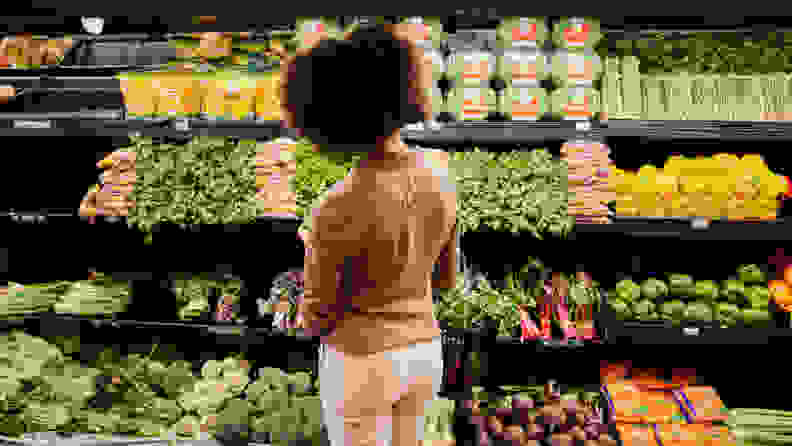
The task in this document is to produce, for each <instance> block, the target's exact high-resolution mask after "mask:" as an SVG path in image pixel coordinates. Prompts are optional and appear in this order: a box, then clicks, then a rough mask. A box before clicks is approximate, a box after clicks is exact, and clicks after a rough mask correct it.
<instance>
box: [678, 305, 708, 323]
mask: <svg viewBox="0 0 792 446" xmlns="http://www.w3.org/2000/svg"><path fill="white" fill-rule="evenodd" d="M684 320H686V321H701V322H711V321H712V307H710V305H709V304H707V303H704V302H692V303H690V304H688V305H687V306H686V307H685V316H684Z"/></svg>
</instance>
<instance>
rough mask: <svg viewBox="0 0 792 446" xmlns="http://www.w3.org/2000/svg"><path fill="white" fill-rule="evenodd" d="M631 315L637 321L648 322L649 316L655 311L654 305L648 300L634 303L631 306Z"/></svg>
mask: <svg viewBox="0 0 792 446" xmlns="http://www.w3.org/2000/svg"><path fill="white" fill-rule="evenodd" d="M632 310H633V315H634V316H635V318H636V319H638V320H648V319H647V318H648V317H649V315H650V314H652V313H653V312H654V311H655V304H654V302H652V301H651V300H649V299H644V300H642V301H639V302H636V303H634V304H633V306H632Z"/></svg>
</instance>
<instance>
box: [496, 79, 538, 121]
mask: <svg viewBox="0 0 792 446" xmlns="http://www.w3.org/2000/svg"><path fill="white" fill-rule="evenodd" d="M500 103H501V105H500V107H499V108H498V112H499V113H501V114H503V115H505V116H507V117H508V118H509V119H510V120H512V121H536V120H538V119H541V118H542V117H543V116H544V115H545V113H547V111H548V104H547V92H546V91H545V90H544V89H543V88H538V87H513V86H507V87H506V89H505V90H504V91H503V93H502V99H501V101H500Z"/></svg>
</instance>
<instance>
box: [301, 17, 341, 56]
mask: <svg viewBox="0 0 792 446" xmlns="http://www.w3.org/2000/svg"><path fill="white" fill-rule="evenodd" d="M339 34H340V30H339V25H338V20H337V19H336V18H335V17H298V18H297V42H299V47H300V48H310V47H312V46H314V45H315V44H316V43H317V42H318V41H319V40H322V39H335V38H338V37H340V36H339Z"/></svg>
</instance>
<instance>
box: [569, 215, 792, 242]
mask: <svg viewBox="0 0 792 446" xmlns="http://www.w3.org/2000/svg"><path fill="white" fill-rule="evenodd" d="M598 234H624V235H628V236H632V237H655V238H659V237H665V238H675V239H680V240H745V241H784V240H792V222H789V221H787V220H785V219H777V220H774V221H761V222H744V221H734V222H721V221H709V220H705V219H692V220H688V221H685V220H670V219H663V220H660V221H655V220H651V219H649V218H647V219H646V220H645V221H613V222H611V223H609V224H582V223H579V224H576V225H575V227H574V228H573V230H572V231H571V232H570V234H569V239H570V240H575V239H576V238H577V237H586V236H589V235H598Z"/></svg>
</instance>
